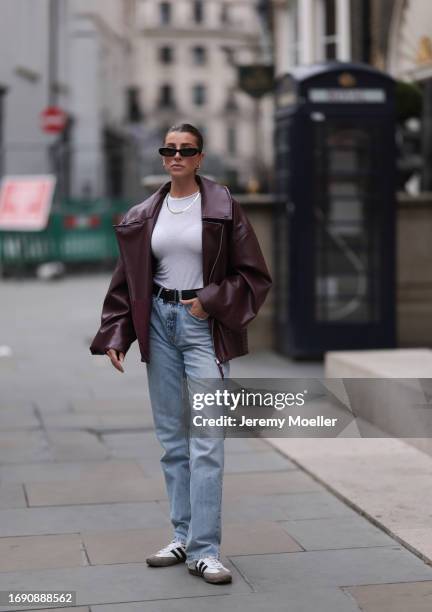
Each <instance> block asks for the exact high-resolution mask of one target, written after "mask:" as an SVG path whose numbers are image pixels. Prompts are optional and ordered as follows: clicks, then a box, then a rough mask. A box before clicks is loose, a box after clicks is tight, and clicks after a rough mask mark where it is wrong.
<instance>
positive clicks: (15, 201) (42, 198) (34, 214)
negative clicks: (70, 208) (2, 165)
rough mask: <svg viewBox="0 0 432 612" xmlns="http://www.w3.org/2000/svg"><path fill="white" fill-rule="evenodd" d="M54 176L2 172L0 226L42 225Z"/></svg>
mask: <svg viewBox="0 0 432 612" xmlns="http://www.w3.org/2000/svg"><path fill="white" fill-rule="evenodd" d="M55 182H56V178H55V176H53V175H50V174H47V175H27V176H25V175H23V176H6V177H4V179H3V180H2V183H1V188H0V230H33V231H38V230H42V229H44V228H45V227H46V225H47V222H48V217H49V213H50V209H51V202H52V197H53V193H54V187H55Z"/></svg>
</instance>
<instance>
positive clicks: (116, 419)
mask: <svg viewBox="0 0 432 612" xmlns="http://www.w3.org/2000/svg"><path fill="white" fill-rule="evenodd" d="M41 418H42V421H43V424H44V427H45V428H47V429H61V428H68V429H95V430H97V431H99V430H105V429H120V428H128V427H151V426H152V425H153V421H152V417H151V416H148V415H146V414H145V413H143V411H140V412H138V411H130V410H121V411H119V410H116V411H115V412H102V411H98V412H96V411H93V412H83V411H81V412H71V411H67V412H59V413H56V412H53V411H50V412H45V413H42V416H41Z"/></svg>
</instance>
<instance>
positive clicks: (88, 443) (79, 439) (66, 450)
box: [47, 429, 108, 461]
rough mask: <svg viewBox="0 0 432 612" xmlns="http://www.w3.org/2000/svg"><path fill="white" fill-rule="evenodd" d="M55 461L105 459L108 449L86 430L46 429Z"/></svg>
mask: <svg viewBox="0 0 432 612" xmlns="http://www.w3.org/2000/svg"><path fill="white" fill-rule="evenodd" d="M47 437H48V440H49V443H50V446H51V447H52V452H53V455H54V457H55V459H56V461H67V460H69V459H71V460H77V461H79V460H82V459H106V458H108V451H107V449H106V448H105V446H104V445H103V444H102V443H101V442H100V441H99V440H98V438H97V437H96V436H95V435H94V434H91V433H89V432H87V431H57V430H53V429H51V430H49V431H47Z"/></svg>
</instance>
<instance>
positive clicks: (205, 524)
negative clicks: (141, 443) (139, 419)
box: [146, 295, 229, 562]
mask: <svg viewBox="0 0 432 612" xmlns="http://www.w3.org/2000/svg"><path fill="white" fill-rule="evenodd" d="M190 308H191V304H181V303H180V302H178V303H175V302H165V303H164V301H163V300H162V298H158V297H156V296H155V295H153V296H152V313H151V320H150V362H149V363H147V364H146V366H147V376H148V385H149V393H150V400H151V406H152V412H153V419H154V424H155V431H156V436H157V438H158V440H159V442H160V444H161V446H162V448H163V450H164V451H165V452H164V454H163V455H162V458H161V466H162V470H163V474H164V477H165V483H166V488H167V493H168V498H169V504H170V518H171V522H172V525H173V528H174V534H175V536H176V538H177V539H178V540H180V541H182V542H183V543H185V544H186V555H187V561H188V562H190V561H192V560H195V559H200V558H202V557H209V556H212V557H217V558H219V556H220V542H221V510H222V484H223V471H224V437H221V436H219V437H211V438H209V437H207V438H206V437H196V436H191V435H190V434H189V433H188V431H187V429H185V421H187V418H186V419H185V415H187V414H188V409H186V406H187V405H189V408H190V400H189V393H190V392H188V391H187V381H188V380H189V379H194V380H196V379H198V380H199V379H201V378H209V379H210V378H211V379H219V380H220V379H221V372H220V370H219V368H218V365H217V363H216V360H215V352H214V347H213V342H212V337H211V333H210V328H209V322H208V321H207V320H206V319H199V318H197V317H195V316H194V315H192V314H190ZM221 367H222V368H223V374H224V377H225V378H226V377H228V376H229V362H226V363H223V364H221Z"/></svg>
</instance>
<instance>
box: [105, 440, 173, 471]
mask: <svg viewBox="0 0 432 612" xmlns="http://www.w3.org/2000/svg"><path fill="white" fill-rule="evenodd" d="M101 439H102V441H103V443H104V445H105V447H106V448H107V449H108V450H109V454H110V456H111V457H113V458H116V459H131V458H133V459H137V460H138V459H148V458H149V459H150V460H154V459H158V458H159V457H161V456H162V454H163V449H162V447H161V445H160V444H159V441H158V440H157V439H156V436H155V433H154V432H153V431H145V432H139V433H136V432H131V433H106V434H102V436H101ZM143 466H144V464H143ZM144 467H145V466H144Z"/></svg>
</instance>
